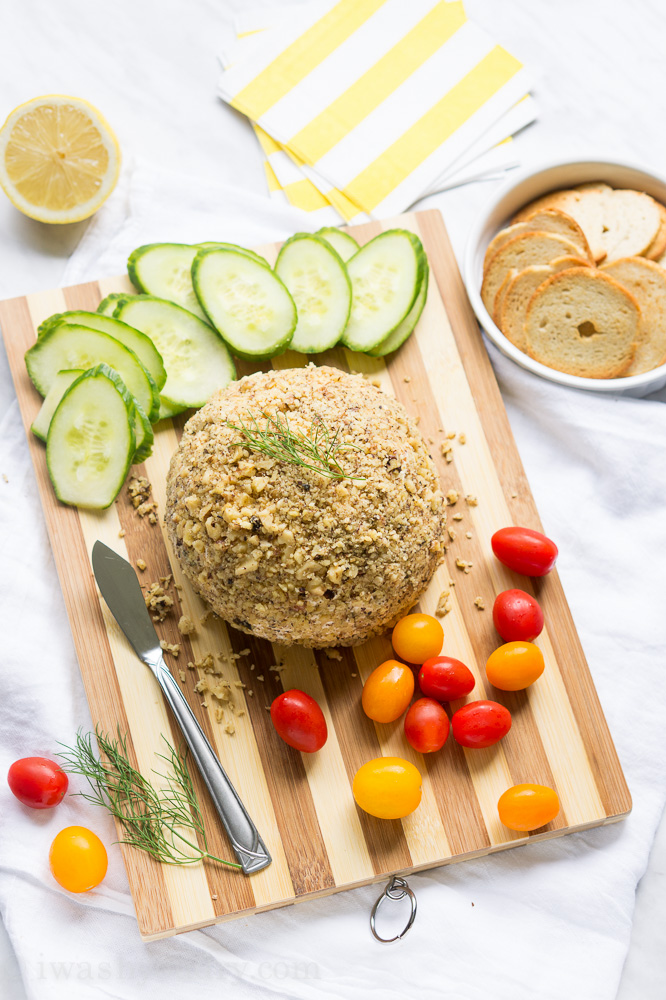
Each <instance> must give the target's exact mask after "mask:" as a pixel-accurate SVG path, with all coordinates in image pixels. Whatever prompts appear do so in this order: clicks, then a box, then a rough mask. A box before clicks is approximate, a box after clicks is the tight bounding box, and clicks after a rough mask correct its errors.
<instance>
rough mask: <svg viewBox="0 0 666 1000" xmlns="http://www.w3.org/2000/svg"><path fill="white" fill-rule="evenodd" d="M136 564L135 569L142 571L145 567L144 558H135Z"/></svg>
mask: <svg viewBox="0 0 666 1000" xmlns="http://www.w3.org/2000/svg"><path fill="white" fill-rule="evenodd" d="M136 565H137V569H140V570H141V572H142V573H143V571H144V570H145V568H146V563H145V560H144V559H137V561H136Z"/></svg>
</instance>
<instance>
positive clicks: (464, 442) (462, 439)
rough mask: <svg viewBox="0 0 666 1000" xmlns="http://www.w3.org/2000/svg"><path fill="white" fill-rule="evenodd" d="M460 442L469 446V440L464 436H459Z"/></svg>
mask: <svg viewBox="0 0 666 1000" xmlns="http://www.w3.org/2000/svg"><path fill="white" fill-rule="evenodd" d="M458 441H459V442H460V444H467V438H466V436H465V435H464V434H459V435H458Z"/></svg>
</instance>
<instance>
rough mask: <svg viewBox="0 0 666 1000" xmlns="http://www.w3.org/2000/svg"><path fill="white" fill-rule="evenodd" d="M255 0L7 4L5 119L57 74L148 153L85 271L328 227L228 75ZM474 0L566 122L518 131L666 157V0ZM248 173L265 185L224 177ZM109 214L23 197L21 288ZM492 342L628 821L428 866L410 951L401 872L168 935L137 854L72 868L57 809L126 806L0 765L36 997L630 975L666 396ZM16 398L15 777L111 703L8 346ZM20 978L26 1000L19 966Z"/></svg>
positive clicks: (9, 508) (72, 269)
mask: <svg viewBox="0 0 666 1000" xmlns="http://www.w3.org/2000/svg"><path fill="white" fill-rule="evenodd" d="M240 6H241V3H240V0H236V2H235V3H230V2H227V3H224V2H222V0H218V2H217V3H213V2H212V0H207V2H206V0H197V2H196V3H190V4H187V5H186V4H183V3H176V2H174V0H168V2H165V3H162V4H161V5H157V4H153V3H149V2H147V0H134V2H133V3H130V2H129V0H117V2H116V3H115V4H114V8H113V21H112V23H110V22H109V10H108V8H106V5H99V6H97V5H85V4H83V3H80V2H76V0H62V2H61V3H60V4H58V5H52V4H48V3H46V2H41V0H38V2H36V0H33V2H30V3H26V2H25V0H24V2H20V0H10V2H7V0H5V5H4V9H3V13H4V18H3V20H4V28H5V30H4V31H3V32H2V35H1V36H0V82H1V86H0V94H1V95H2V97H1V100H2V104H3V107H1V108H0V113H2V112H4V111H9V110H10V109H11V108H12V107H13V106H14V105H15V104H17V103H19V102H20V101H21V100H24V99H27V98H29V97H30V96H33V95H34V94H37V93H41V92H49V91H55V92H64V93H78V94H81V95H82V96H86V97H88V98H89V99H90V100H92V101H93V102H94V103H96V104H98V105H99V106H100V107H101V108H102V109H103V111H104V113H105V114H106V115H107V116H108V118H109V119H110V120H111V122H112V123H113V125H114V126H115V127H116V129H117V131H118V133H119V136H120V139H121V143H122V146H123V149H124V151H125V152H126V154H133V156H136V157H138V167H137V169H136V171H130V170H126V172H125V177H124V180H123V185H122V186H121V187H120V188H119V189H118V191H117V192H116V193H115V194H114V196H113V199H112V200H111V201H110V202H109V204H108V206H107V207H106V208H105V209H104V210H103V214H102V213H100V215H99V216H98V217H97V219H96V220H95V221H94V222H93V224H92V225H91V226H90V227H88V231H87V235H86V238H85V240H84V242H83V243H82V245H81V247H80V249H79V252H78V254H77V257H76V258H75V259H74V260H73V261H72V262H71V264H70V265H69V268H68V272H67V276H68V279H69V280H70V281H74V280H80V278H81V277H84V276H93V277H94V276H99V275H101V274H102V273H113V272H114V271H118V270H119V269H120V268H121V264H122V257H123V254H124V253H125V252H126V251H127V250H129V249H131V248H132V247H133V246H134V245H136V244H137V243H138V242H144V241H148V240H151V239H158V238H166V237H169V238H182V239H188V238H189V239H194V238H202V239H205V238H229V239H242V240H244V241H245V242H247V243H252V242H255V241H260V240H261V239H273V238H276V237H277V236H279V235H280V234H286V233H288V232H290V231H293V229H294V228H298V227H301V226H302V225H303V223H302V222H301V221H300V219H299V217H298V216H296V217H295V216H294V213H293V212H291V211H286V212H278V213H277V214H276V212H275V209H274V206H273V207H271V206H270V204H269V202H268V199H264V198H262V197H257V194H258V193H260V192H262V191H263V187H262V185H263V177H262V169H261V160H260V155H259V153H258V150H257V147H256V144H255V140H254V137H253V135H252V134H251V132H250V130H249V128H248V127H247V126H246V124H245V123H244V122H243V121H242V120H241V119H240V118H239V117H238V116H236V115H235V114H234V113H233V112H231V111H229V110H228V109H227V108H225V107H223V106H222V105H221V104H219V103H218V102H217V100H216V99H215V97H214V84H215V78H216V74H217V67H216V64H215V58H214V56H215V52H216V51H217V50H218V48H220V47H221V44H222V42H223V36H224V29H225V25H228V23H229V19H230V17H231V15H232V13H233V11H234V9H235V8H239V7H240ZM467 6H468V11H469V14H470V16H473V17H476V18H478V19H479V20H480V22H481V23H482V24H483V25H484V26H485V27H486V28H487V29H488V30H490V31H491V32H494V33H495V35H496V36H497V37H498V39H499V40H500V41H501V42H502V43H504V44H505V45H506V46H507V47H508V48H509V49H511V50H512V51H514V52H515V53H516V55H518V56H519V57H520V58H522V59H523V60H524V61H525V62H528V63H529V64H530V65H531V66H532V67H533V68H534V69H535V71H537V72H539V73H540V76H539V80H538V88H537V90H536V93H537V97H538V99H539V102H540V106H541V108H542V116H541V119H540V121H539V123H538V124H537V125H536V126H534V127H532V129H531V130H529V131H528V132H526V133H525V134H524V135H523V136H522V137H521V138H520V140H519V141H520V149H521V150H522V152H523V155H524V157H525V158H526V159H528V160H529V158H530V157H535V158H536V157H541V156H543V155H545V154H546V153H548V152H550V151H557V152H558V153H564V152H566V151H571V153H572V155H576V153H577V152H578V151H580V150H581V149H587V150H590V149H594V150H595V151H598V150H599V149H603V150H608V151H612V152H614V153H615V154H622V153H623V152H624V153H626V154H628V155H631V157H632V158H637V159H642V160H643V161H644V162H646V163H647V164H648V165H650V164H652V165H657V166H658V165H659V163H660V161H661V162H663V161H664V159H665V155H664V154H666V134H665V133H664V130H663V129H661V128H660V127H659V128H657V127H655V122H659V121H661V120H662V119H663V111H664V100H665V99H664V98H663V86H661V85H660V84H659V83H658V81H659V80H660V78H661V77H660V75H659V71H660V69H661V61H662V51H663V43H664V40H665V36H666V11H664V12H662V11H661V9H660V8H661V5H658V4H657V2H656V0H653V2H648V0H637V2H635V3H634V4H632V6H631V20H629V13H628V10H627V7H626V6H625V5H623V7H622V8H621V9H620V10H617V11H616V10H615V9H614V8H611V7H609V6H607V5H605V4H602V3H601V2H600V0H589V2H588V3H587V4H585V5H581V4H580V3H575V2H574V0H564V2H562V3H560V4H559V5H558V11H557V17H556V18H553V17H552V16H551V13H550V11H551V10H552V8H551V5H547V4H545V3H543V2H540V3H534V2H531V3H530V2H529V0H505V3H503V4H501V5H499V4H493V3H492V0H468V4H467ZM105 8H106V9H105ZM26 39H29V40H30V45H27V44H24V42H25V40H26ZM574 66H575V67H576V70H575V72H573V70H572V67H574ZM583 93H584V94H585V97H584V99H583ZM660 111H661V112H662V114H661V115H660V114H659V112H660ZM151 163H152V164H160V169H158V170H157V171H155V170H154V169H153V168H152V167H151V166H150V164H151ZM165 168H167V169H166V170H165ZM178 175H180V176H178ZM131 181H133V183H130V182H131ZM229 184H231V185H234V187H235V188H236V189H241V190H242V191H245V192H247V193H248V197H247V198H245V199H244V198H243V196H242V195H241V194H239V193H238V191H237V190H236V191H232V192H231V193H229V192H228V191H227V192H225V185H229ZM488 192H489V187H488V186H485V185H482V184H479V185H472V186H470V187H468V188H464V189H461V190H457V191H453V192H449V193H448V194H446V195H442V196H437V197H436V198H433V199H431V200H430V202H429V204H435V205H437V206H439V207H441V208H442V211H443V212H444V215H445V218H446V221H447V224H448V226H449V230H450V232H451V235H452V237H453V240H454V244H455V247H456V251H457V253H458V254H459V255H460V253H461V251H462V246H463V243H464V237H465V231H466V228H467V226H468V224H469V221H470V220H471V218H472V217H473V214H474V212H475V211H476V210H477V208H478V206H479V205H481V204H482V202H483V200H484V199H485V197H486V196H487V194H488ZM127 218H129V224H128V226H127V228H124V229H123V220H125V219H127ZM85 231H86V226H85V225H78V226H74V227H66V228H64V229H62V230H47V229H45V228H44V227H41V226H39V225H38V224H37V223H33V222H31V221H30V220H28V219H24V218H22V217H20V216H19V215H18V213H15V212H14V211H13V210H12V209H11V206H9V205H8V204H6V203H5V202H4V201H3V202H0V253H1V257H0V261H1V263H2V269H1V270H0V295H2V296H3V297H4V296H9V295H17V294H21V293H23V292H25V291H29V290H34V289H37V288H40V287H49V286H53V285H56V284H58V283H60V281H61V279H62V275H63V271H64V269H65V265H66V261H67V257H68V255H69V253H70V252H71V251H72V249H73V248H74V247H75V246H76V244H77V242H78V241H79V240H80V238H81V236H82V235H83V233H84V232H85ZM84 255H85V257H84ZM86 261H87V263H86ZM492 357H493V362H494V364H495V366H496V371H497V374H498V378H499V380H500V385H501V388H502V392H503V395H504V399H505V402H506V404H507V408H508V411H509V416H510V419H511V423H512V426H513V429H514V433H515V435H516V438H517V441H518V445H519V449H520V452H521V455H522V458H523V461H524V463H525V466H526V469H527V473H528V477H529V479H530V482H531V485H532V489H533V491H534V494H535V497H536V501H537V504H538V506H539V509H540V511H541V515H542V519H543V521H544V524H545V527H546V530H547V531H548V532H549V533H551V534H552V535H553V536H554V537H555V538H556V539H557V541H558V543H559V544H560V550H561V558H560V563H559V568H560V572H561V575H562V578H563V582H564V586H565V589H566V591H567V594H568V597H569V601H570V604H571V606H572V610H573V614H574V618H575V620H576V623H577V626H578V628H579V630H580V633H581V636H582V639H583V644H584V647H585V650H586V652H587V655H588V659H589V662H590V665H591V669H592V671H593V674H594V677H595V681H596V683H597V686H598V689H599V693H600V696H601V699H602V703H603V705H604V708H605V710H606V714H607V717H608V720H609V724H610V727H611V731H612V733H613V735H614V737H615V740H616V743H617V746H618V750H619V753H620V756H621V759H622V763H623V765H624V767H625V770H626V774H627V777H628V780H629V784H630V787H631V790H632V793H633V795H634V812H633V814H632V816H631V817H630V819H629V820H628V821H626V822H625V823H623V824H620V825H617V826H614V827H609V828H606V829H602V830H594V831H590V832H588V833H586V834H581V835H576V836H571V837H567V838H565V839H562V840H558V841H553V842H550V843H547V844H540V845H537V844H535V845H530V846H529V847H527V848H521V849H517V850H514V851H510V852H507V853H505V854H503V855H498V856H495V857H493V858H489V859H486V860H482V861H477V862H468V863H466V864H464V865H458V866H452V867H449V868H446V869H441V870H439V871H434V872H432V873H428V874H425V875H420V876H418V877H417V876H413V877H412V878H411V879H410V882H411V884H412V886H413V888H414V889H415V891H416V892H417V895H418V899H419V915H418V919H417V922H416V924H415V926H414V929H413V930H412V932H411V933H410V935H409V937H408V938H407V939H405V941H404V942H402V943H401V944H400V945H399V946H394V947H392V948H385V949H382V948H380V947H379V946H376V945H374V943H373V942H372V941H371V939H370V938H369V934H368V930H367V918H368V912H369V908H370V905H371V903H372V901H373V900H374V898H375V897H376V895H377V889H376V888H369V889H362V890H356V891H354V892H349V893H344V894H340V895H337V896H335V897H330V898H329V899H326V900H321V901H318V902H315V903H308V904H304V905H303V906H302V907H291V908H287V909H285V910H282V911H278V912H275V913H271V914H263V915H261V916H257V917H253V918H248V919H245V920H239V921H236V922H233V923H230V924H227V925H222V926H220V927H217V928H210V929H207V930H205V931H200V932H195V933H191V934H188V935H185V936H181V937H179V938H175V939H170V940H167V941H162V942H156V943H153V944H150V945H144V944H142V943H141V941H140V939H139V937H138V934H137V931H136V924H135V921H134V916H133V910H132V905H131V900H130V898H129V896H128V894H127V885H126V880H125V876H124V872H123V869H122V865H121V862H120V859H119V855H118V853H117V851H116V850H115V849H113V848H111V849H110V860H111V865H110V871H109V875H108V877H107V879H106V880H105V882H104V883H103V885H102V886H100V888H99V890H97V891H96V892H94V893H91V894H88V895H87V896H83V897H72V896H69V895H67V894H66V893H64V892H62V891H60V890H59V888H58V887H57V886H56V885H55V884H54V883H53V882H52V881H51V880H50V878H49V875H48V870H47V853H48V845H49V843H50V841H51V839H52V837H53V835H54V834H55V832H57V830H58V829H60V828H61V827H63V826H65V825H68V824H69V823H73V822H83V823H84V824H88V825H90V826H92V827H93V828H94V829H96V830H97V831H98V832H99V833H100V834H101V835H102V837H103V839H104V840H105V842H106V843H107V844H109V843H110V842H111V841H112V840H113V831H112V827H111V824H110V822H109V821H108V820H107V819H106V818H105V817H104V816H101V815H99V814H98V813H91V812H90V811H89V810H88V809H87V808H85V804H84V803H82V802H81V801H80V800H77V799H76V798H69V799H68V800H67V802H66V804H63V805H62V806H61V807H59V809H58V810H56V811H55V812H53V813H47V814H45V815H36V814H34V813H32V812H29V811H28V810H23V808H22V807H21V806H19V805H18V804H17V803H16V802H15V800H13V799H12V798H11V796H10V793H9V792H8V790H7V789H6V786H5V787H4V788H3V787H2V786H1V785H0V911H1V913H2V918H3V920H4V921H5V924H6V927H7V930H8V933H9V936H10V939H11V942H12V944H13V946H14V948H15V950H16V952H17V955H18V960H19V965H20V970H21V973H22V976H23V978H24V980H25V989H26V990H27V993H28V995H29V996H30V997H35V998H40V1000H41V998H51V997H58V998H59V997H68V998H72V1000H77V998H79V997H81V998H86V1000H88V998H91V997H93V998H94V997H98V996H99V997H123V998H125V997H126V998H134V997H138V996H141V997H145V998H152V997H161V998H162V997H163V998H165V1000H170V998H171V997H174V998H175V997H181V996H182V995H190V994H192V993H195V994H198V995H199V996H201V997H203V998H207V997H213V996H218V995H219V994H220V993H226V995H228V996H230V997H233V998H234V1000H235V998H236V997H239V998H244V997H261V998H264V997H266V998H267V997H271V996H280V997H294V998H301V997H303V998H319V997H322V998H323V997H345V998H346V997H349V998H352V1000H356V998H357V997H358V998H361V997H366V996H367V995H369V994H370V995H371V994H373V993H374V994H376V995H377V996H381V997H382V998H384V997H386V998H394V997H395V998H396V1000H397V998H399V997H400V998H403V997H414V998H416V997H419V998H420V997H431V996H433V997H434V996H437V997H450V998H455V1000H458V998H460V1000H476V998H481V997H483V998H484V1000H485V998H486V997H493V998H496V1000H505V998H506V1000H509V998H511V1000H522V998H528V997H529V998H530V1000H531V998H532V997H534V996H539V997H540V998H544V1000H549V998H551V997H552V998H558V1000H559V998H561V997H563V996H572V997H577V998H581V1000H596V998H599V1000H602V998H603V1000H606V998H608V1000H610V998H612V997H613V996H615V994H616V991H617V986H618V982H619V977H620V972H621V968H622V963H623V960H624V956H625V953H626V948H627V944H628V941H629V935H630V929H631V920H632V909H633V900H634V888H635V885H636V882H637V881H638V879H639V878H640V877H641V875H642V873H643V871H644V869H645V865H646V863H647V857H648V851H649V848H650V843H651V840H652V836H653V833H654V830H655V828H656V825H657V823H658V820H659V816H660V813H661V810H662V808H663V766H662V764H661V761H662V760H663V756H664V751H665V750H666V734H665V733H664V730H663V726H662V725H661V724H660V719H659V709H660V707H661V706H663V705H664V702H665V700H666V681H665V680H664V678H663V671H662V667H661V660H662V659H663V653H662V650H663V648H664V638H665V636H664V624H663V623H664V615H663V595H664V586H663V570H662V562H663V553H664V551H665V544H666V518H665V517H664V500H663V498H664V495H665V492H666V466H665V463H664V461H663V456H664V447H665V445H666V409H665V408H664V407H663V404H662V403H660V402H657V401H649V400H645V401H641V400H629V399H610V400H607V399H601V398H598V397H594V396H591V395H590V396H587V395H582V394H578V393H573V392H568V391H567V390H564V389H559V388H556V387H554V386H551V385H549V384H547V383H545V382H543V381H540V380H538V379H535V378H532V377H530V376H528V375H527V374H526V373H524V372H522V371H520V370H519V369H517V368H515V367H514V366H512V365H510V364H509V363H508V362H507V361H505V360H504V359H502V358H499V357H498V356H496V354H495V353H493V355H492ZM0 394H1V396H0V399H1V403H0V473H4V474H5V475H6V477H7V480H8V482H4V481H0V525H1V534H0V546H1V549H0V551H1V552H2V557H3V559H2V574H1V577H0V615H1V623H2V634H3V680H2V697H1V698H0V772H2V773H5V772H6V769H7V767H8V765H9V763H10V762H11V760H12V759H14V758H15V757H17V756H23V755H27V754H40V753H44V754H47V755H50V754H52V753H53V751H54V745H55V744H54V741H55V740H57V739H63V740H69V739H71V737H72V734H73V732H74V731H75V729H76V727H77V726H78V725H80V724H83V725H88V724H89V717H88V712H87V707H86V703H85V698H84V696H83V691H82V686H81V682H80V677H79V673H78V667H77V664H76V658H75V655H74V651H73V645H72V642H71V637H70V633H69V627H68V625H67V621H66V617H65V614H64V606H63V602H62V598H61V595H60V591H59V587H58V584H57V579H56V575H55V570H54V566H53V561H52V557H51V554H50V550H49V547H48V540H47V537H46V531H45V528H44V524H43V519H42V516H41V511H40V507H39V502H38V500H37V497H36V490H35V484H34V476H33V472H32V467H31V465H30V461H29V458H28V454H27V447H26V444H25V440H24V436H23V431H22V428H21V426H20V421H19V417H18V411H17V405H16V401H15V399H14V395H13V390H12V388H11V382H10V379H9V377H8V373H7V365H6V359H5V358H4V354H1V355H0ZM472 903H474V904H475V905H474V907H472V905H471V904H472ZM662 912H663V911H662ZM655 961H656V959H655ZM662 961H663V959H662ZM653 969H655V966H653ZM652 978H653V979H654V976H653V977H652ZM647 981H648V980H646V982H647ZM8 982H10V981H9V980H8ZM638 982H639V980H638V979H637V978H636V979H634V983H638ZM654 989H655V992H654V993H653V994H652V995H653V996H654V997H655V998H656V997H658V996H661V995H662V994H661V993H660V992H659V990H660V987H659V984H658V983H654ZM8 990H9V991H11V992H8V994H7V995H8V996H9V997H11V998H12V1000H14V996H17V997H18V996H21V993H20V992H18V991H19V987H18V986H11V985H9V986H8ZM630 995H637V994H636V993H633V994H630V993H627V996H630ZM640 995H641V996H643V997H648V996H649V995H650V994H649V993H648V991H647V988H646V989H644V990H642V991H641V994H640Z"/></svg>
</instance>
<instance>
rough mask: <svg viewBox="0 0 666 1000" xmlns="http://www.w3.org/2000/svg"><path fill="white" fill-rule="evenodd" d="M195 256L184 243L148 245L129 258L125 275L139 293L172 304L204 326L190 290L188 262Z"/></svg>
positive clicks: (190, 265)
mask: <svg viewBox="0 0 666 1000" xmlns="http://www.w3.org/2000/svg"><path fill="white" fill-rule="evenodd" d="M198 252H199V249H198V247H194V246H190V245H189V244H186V243H148V244H147V245H146V246H143V247H138V248H137V249H136V250H133V251H132V253H131V254H130V255H129V259H128V261H127V273H128V274H129V277H130V281H131V282H132V284H133V285H135V286H136V287H137V288H138V289H139V291H140V292H144V293H145V294H146V295H155V296H157V298H160V299H166V300H167V301H169V302H175V304H176V305H178V306H182V307H183V309H188V310H189V311H190V312H191V313H194V315H195V316H198V317H199V319H201V320H203V321H204V323H208V317H207V316H206V314H205V313H204V312H203V310H202V308H201V306H200V305H199V302H198V299H197V297H196V295H195V294H194V289H193V288H192V275H191V269H192V261H193V260H194V258H195V257H196V255H197V253H198Z"/></svg>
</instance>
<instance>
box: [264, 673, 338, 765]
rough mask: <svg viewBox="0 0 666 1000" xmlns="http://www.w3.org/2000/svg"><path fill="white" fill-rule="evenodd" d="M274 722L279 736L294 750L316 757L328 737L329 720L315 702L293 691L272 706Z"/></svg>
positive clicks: (282, 695) (303, 693)
mask: <svg viewBox="0 0 666 1000" xmlns="http://www.w3.org/2000/svg"><path fill="white" fill-rule="evenodd" d="M271 721H272V723H273V725H274V726H275V729H276V732H277V734H278V736H279V737H280V738H281V739H283V740H284V742H285V743H288V744H289V746H290V747H293V748H294V750H302V751H303V753H314V752H315V751H316V750H321V748H322V747H323V745H324V743H325V742H326V739H327V737H328V729H327V728H326V719H325V718H324V713H323V712H322V710H321V709H320V707H319V705H318V704H317V702H316V701H315V700H314V698H311V697H310V695H309V694H306V693H305V691H298V690H297V689H296V688H293V689H292V690H291V691H285V692H284V694H281V695H278V697H277V698H276V699H275V701H274V702H273V704H272V705H271Z"/></svg>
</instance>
